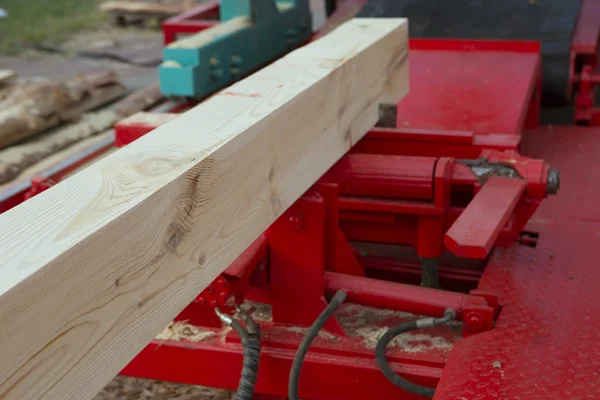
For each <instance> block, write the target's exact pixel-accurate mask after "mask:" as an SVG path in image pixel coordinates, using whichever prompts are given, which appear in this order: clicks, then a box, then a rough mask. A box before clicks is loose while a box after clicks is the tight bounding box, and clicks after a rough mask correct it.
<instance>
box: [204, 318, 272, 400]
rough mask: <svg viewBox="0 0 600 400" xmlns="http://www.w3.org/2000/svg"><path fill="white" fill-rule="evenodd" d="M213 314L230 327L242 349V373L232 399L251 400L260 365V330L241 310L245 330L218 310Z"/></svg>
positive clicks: (236, 321)
mask: <svg viewBox="0 0 600 400" xmlns="http://www.w3.org/2000/svg"><path fill="white" fill-rule="evenodd" d="M215 313H216V314H217V315H218V317H219V319H220V320H221V321H222V322H223V323H225V324H227V325H229V326H231V327H232V328H233V329H234V330H235V331H236V332H237V333H238V335H239V336H240V338H241V339H242V348H243V349H244V361H243V364H242V373H241V377H240V382H239V384H238V388H237V390H236V392H235V395H234V397H233V399H234V400H252V396H253V395H254V386H255V385H256V379H257V378H258V368H259V365H260V350H261V347H260V330H259V326H258V324H257V323H256V322H254V320H253V319H252V318H251V317H250V316H249V315H248V314H247V313H246V312H245V311H243V310H241V309H240V308H238V314H239V315H240V318H242V320H243V321H244V322H245V323H246V327H247V329H246V328H244V327H243V326H242V324H241V323H240V322H239V321H238V320H236V319H233V318H232V317H230V316H229V315H227V314H224V313H222V312H221V311H220V310H219V309H218V308H215Z"/></svg>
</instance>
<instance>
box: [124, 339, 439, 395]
mask: <svg viewBox="0 0 600 400" xmlns="http://www.w3.org/2000/svg"><path fill="white" fill-rule="evenodd" d="M269 336H270V335H269ZM287 336H290V332H289V331H288V333H287ZM284 342H285V340H284ZM297 346H298V343H294V344H293V345H290V346H289V348H283V347H271V346H268V345H263V348H262V351H261V358H260V372H259V374H258V381H257V382H256V392H257V393H261V394H272V395H280V396H283V397H284V398H285V397H286V395H287V386H288V379H289V371H290V368H291V364H292V360H293V358H294V355H295V353H296V349H297ZM313 347H314V346H313ZM338 347H339V345H338ZM334 348H335V347H333V348H332V349H330V351H329V352H328V353H321V354H318V353H315V351H314V349H313V351H311V352H309V353H308V355H307V356H306V358H305V360H304V363H303V365H302V373H301V376H300V396H301V397H302V398H305V399H328V400H364V399H368V398H372V399H393V398H400V397H401V398H402V399H405V400H420V399H422V398H421V397H418V396H415V395H411V394H409V393H406V392H403V391H402V390H401V389H399V388H397V387H396V386H394V385H392V384H391V383H390V382H389V381H388V380H387V379H386V378H385V377H384V376H383V374H382V373H381V371H380V370H379V368H378V367H377V364H376V362H375V359H374V354H373V355H371V356H370V357H364V356H363V357H357V356H356V354H352V355H348V356H345V355H343V352H340V351H335V350H334ZM242 358H243V351H242V348H241V346H240V345H239V344H237V343H223V344H218V343H205V342H199V343H193V342H175V341H166V342H165V341H158V340H155V341H153V342H151V343H150V344H149V345H148V346H147V347H146V348H145V349H144V350H142V351H141V352H140V353H139V354H138V355H137V356H136V358H134V359H133V360H132V361H131V362H130V363H129V364H128V365H127V366H126V367H125V368H124V369H123V370H122V371H121V372H120V375H126V376H133V377H138V378H146V379H156V380H166V381H172V382H181V383H187V384H194V385H204V386H211V387H219V388H225V389H231V390H234V389H236V388H237V385H238V382H239V379H240V371H241V367H242ZM390 358H391V363H390V364H391V366H392V368H393V369H394V370H395V371H397V372H398V373H400V374H401V375H402V376H404V377H405V378H406V379H410V380H411V381H412V382H415V383H418V384H421V385H426V386H429V387H435V386H436V385H437V382H438V381H439V380H440V378H441V375H442V370H443V369H442V368H439V367H432V366H424V365H418V364H409V363H398V362H397V358H396V357H390Z"/></svg>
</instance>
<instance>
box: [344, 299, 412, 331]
mask: <svg viewBox="0 0 600 400" xmlns="http://www.w3.org/2000/svg"><path fill="white" fill-rule="evenodd" d="M336 317H337V318H338V320H339V321H340V324H341V325H342V327H343V328H344V330H345V331H346V333H347V334H348V335H349V336H357V335H358V334H357V330H358V329H360V328H364V327H366V326H370V325H372V324H377V323H380V322H382V321H385V320H386V319H389V318H391V317H395V318H402V319H404V320H406V321H412V320H415V319H418V318H420V316H419V315H415V314H410V313H407V312H402V311H393V310H385V309H379V308H372V307H366V306H361V305H358V304H349V305H347V306H345V307H343V308H342V309H341V310H340V311H338V312H337V313H336Z"/></svg>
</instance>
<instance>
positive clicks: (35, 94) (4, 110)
mask: <svg viewBox="0 0 600 400" xmlns="http://www.w3.org/2000/svg"><path fill="white" fill-rule="evenodd" d="M125 92H126V88H125V86H123V85H122V84H121V83H120V82H119V79H118V77H117V74H116V73H114V72H102V73H95V74H87V75H81V76H77V77H75V78H73V79H71V80H69V81H66V82H57V81H53V80H49V79H43V78H40V79H32V80H28V81H24V82H17V83H15V84H13V85H9V86H8V87H6V88H3V89H2V90H0V148H5V147H7V146H10V145H13V144H15V143H18V142H21V141H23V140H25V139H27V138H29V137H30V136H33V135H35V134H37V133H40V132H42V131H43V130H46V129H48V128H52V127H55V126H58V125H60V124H63V123H65V122H70V121H74V120H77V119H78V118H80V117H81V116H82V114H83V113H84V112H86V111H89V110H92V109H94V108H97V107H99V106H101V105H103V104H106V103H107V102H110V101H112V100H115V99H117V98H119V97H121V96H123V95H124V94H125Z"/></svg>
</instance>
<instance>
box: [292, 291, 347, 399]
mask: <svg viewBox="0 0 600 400" xmlns="http://www.w3.org/2000/svg"><path fill="white" fill-rule="evenodd" d="M344 300H346V292H344V291H341V290H340V291H338V292H337V293H336V294H335V296H333V298H332V299H331V302H330V303H329V304H328V305H327V307H325V310H323V312H322V313H321V315H319V317H318V318H317V319H316V320H315V322H314V323H313V324H312V326H311V327H310V329H309V330H308V332H307V333H306V336H304V339H302V342H301V343H300V347H298V351H297V352H296V356H295V357H294V362H293V363H292V369H291V370H290V379H289V383H288V399H289V400H298V386H299V381H300V370H301V369H302V363H303V362H304V357H305V356H306V353H308V348H309V347H310V345H311V343H312V342H313V340H314V339H315V337H317V335H318V334H319V331H320V330H321V328H323V325H325V323H326V322H327V320H328V319H329V318H330V317H331V316H332V315H333V314H334V313H335V312H336V310H337V309H338V308H339V306H340V305H341V304H342V303H343V302H344Z"/></svg>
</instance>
